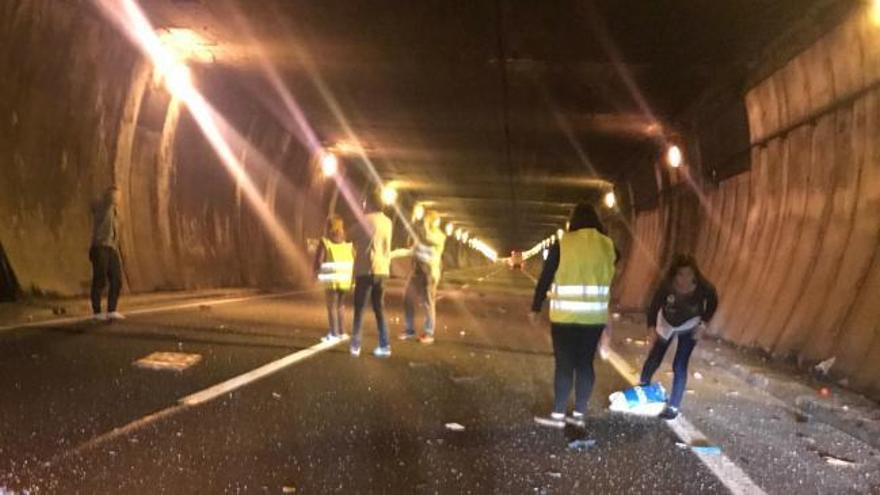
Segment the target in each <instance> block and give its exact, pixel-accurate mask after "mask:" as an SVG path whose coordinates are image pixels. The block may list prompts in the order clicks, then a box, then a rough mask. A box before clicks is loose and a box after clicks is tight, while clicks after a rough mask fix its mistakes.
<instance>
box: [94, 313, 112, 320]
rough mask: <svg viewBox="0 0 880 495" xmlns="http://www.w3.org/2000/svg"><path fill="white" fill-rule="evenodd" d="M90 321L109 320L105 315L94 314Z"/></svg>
mask: <svg viewBox="0 0 880 495" xmlns="http://www.w3.org/2000/svg"><path fill="white" fill-rule="evenodd" d="M92 319H93V320H95V321H107V320H109V319H110V318H109V317H108V316H107V313H95V314H94V315H93V316H92Z"/></svg>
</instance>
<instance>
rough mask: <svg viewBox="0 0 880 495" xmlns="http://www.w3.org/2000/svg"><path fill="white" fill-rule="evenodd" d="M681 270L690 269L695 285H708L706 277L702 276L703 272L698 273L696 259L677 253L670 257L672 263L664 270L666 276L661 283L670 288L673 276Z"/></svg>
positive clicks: (698, 268)
mask: <svg viewBox="0 0 880 495" xmlns="http://www.w3.org/2000/svg"><path fill="white" fill-rule="evenodd" d="M682 268H690V269H691V270H693V272H694V282H696V284H697V285H701V286H707V285H709V283H708V281H707V280H706V277H704V276H703V272H701V271H700V267H699V266H698V265H697V260H696V258H694V257H693V256H691V255H689V254H684V253H678V254H676V255H675V256H673V257H672V262H670V263H669V268H667V269H666V276H665V277H664V278H663V283H665V284H667V285H668V286H672V282H673V281H674V280H675V276H676V275H677V274H678V271H679V270H681V269H682Z"/></svg>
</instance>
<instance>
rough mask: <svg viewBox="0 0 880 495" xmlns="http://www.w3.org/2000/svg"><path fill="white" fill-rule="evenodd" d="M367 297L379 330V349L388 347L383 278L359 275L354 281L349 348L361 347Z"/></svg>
mask: <svg viewBox="0 0 880 495" xmlns="http://www.w3.org/2000/svg"><path fill="white" fill-rule="evenodd" d="M367 297H370V298H371V301H372V303H373V314H375V315H376V327H377V328H378V329H379V347H388V327H387V326H386V325H385V277H379V276H376V275H361V276H358V277H356V278H355V281H354V322H352V327H351V346H352V347H360V346H361V327H362V326H363V323H364V309H365V308H366V306H367Z"/></svg>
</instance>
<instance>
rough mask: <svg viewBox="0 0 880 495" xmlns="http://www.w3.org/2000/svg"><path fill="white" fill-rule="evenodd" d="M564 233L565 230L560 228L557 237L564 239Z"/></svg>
mask: <svg viewBox="0 0 880 495" xmlns="http://www.w3.org/2000/svg"><path fill="white" fill-rule="evenodd" d="M564 235H565V231H564V230H562V229H559V230H557V231H556V238H557V239H562V236H564Z"/></svg>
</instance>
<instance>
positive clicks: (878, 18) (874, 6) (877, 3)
mask: <svg viewBox="0 0 880 495" xmlns="http://www.w3.org/2000/svg"><path fill="white" fill-rule="evenodd" d="M868 15H869V16H870V17H871V22H872V23H873V24H874V25H875V26H878V27H880V0H872V1H871V6H870V7H869V11H868Z"/></svg>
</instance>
